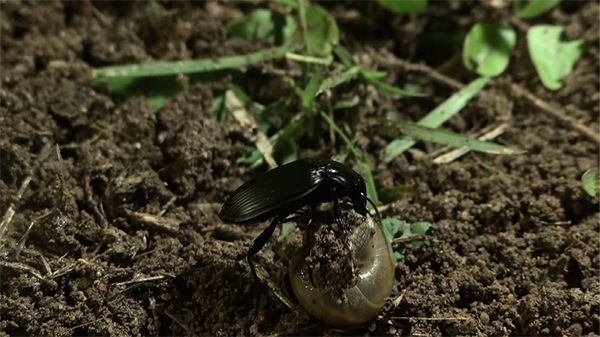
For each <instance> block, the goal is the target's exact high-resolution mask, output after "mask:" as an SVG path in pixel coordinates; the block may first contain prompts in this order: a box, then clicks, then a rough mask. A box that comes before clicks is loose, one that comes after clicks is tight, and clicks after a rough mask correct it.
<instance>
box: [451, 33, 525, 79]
mask: <svg viewBox="0 0 600 337" xmlns="http://www.w3.org/2000/svg"><path fill="white" fill-rule="evenodd" d="M516 42H517V33H515V31H514V30H513V29H512V27H511V26H510V25H509V24H508V23H504V22H503V23H477V24H475V26H473V28H471V30H470V31H469V33H468V34H467V37H466V39H465V44H464V47H463V64H464V65H465V67H467V69H469V70H472V71H475V72H476V73H478V74H479V75H482V76H497V75H499V74H500V73H502V72H503V71H504V70H505V69H506V67H507V66H508V62H509V60H510V53H511V50H512V49H513V48H514V46H515V44H516Z"/></svg>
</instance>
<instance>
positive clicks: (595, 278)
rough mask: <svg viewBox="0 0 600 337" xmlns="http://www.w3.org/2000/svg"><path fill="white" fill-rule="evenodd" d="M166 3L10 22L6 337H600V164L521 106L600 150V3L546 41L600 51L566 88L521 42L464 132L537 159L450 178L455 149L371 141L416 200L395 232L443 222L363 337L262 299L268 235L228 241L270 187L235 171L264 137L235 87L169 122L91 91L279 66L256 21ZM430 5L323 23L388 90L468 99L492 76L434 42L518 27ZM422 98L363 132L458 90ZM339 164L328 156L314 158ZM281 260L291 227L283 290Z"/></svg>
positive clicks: (227, 11)
mask: <svg viewBox="0 0 600 337" xmlns="http://www.w3.org/2000/svg"><path fill="white" fill-rule="evenodd" d="M148 3H149V2H116V3H113V2H97V3H96V2H94V3H90V2H79V1H78V2H58V1H51V2H26V1H3V2H2V3H1V11H0V29H1V31H0V34H1V36H0V37H1V43H0V45H1V48H2V49H1V61H0V66H1V67H2V71H1V77H2V87H1V89H0V109H1V116H0V121H1V122H0V127H1V132H0V159H1V163H0V170H1V171H0V194H1V202H0V210H1V217H0V219H1V220H2V221H3V222H2V226H0V227H1V228H0V239H1V244H0V250H1V252H2V260H0V263H1V265H0V268H1V269H0V270H1V276H0V281H1V289H0V316H1V318H2V319H1V320H0V331H2V335H3V336H24V335H32V336H72V335H80V336H81V335H103V336H141V335H152V336H163V335H220V336H222V335H256V334H260V335H272V334H287V335H300V334H303V335H321V334H327V335H337V334H350V335H387V334H389V335H407V334H411V335H436V336H439V335H476V334H477V335H565V336H579V335H598V333H599V330H600V311H599V306H600V278H599V265H600V253H599V245H600V240H599V222H600V219H599V212H598V210H599V203H598V197H594V198H592V197H590V196H589V195H587V194H586V193H585V192H584V190H583V189H582V186H581V182H580V177H581V175H582V174H583V172H585V170H587V169H589V168H592V167H595V166H597V165H598V161H599V157H598V144H597V143H594V142H592V141H590V140H589V139H588V138H586V137H584V136H582V135H581V134H580V133H578V132H577V131H576V130H575V129H573V128H571V127H570V126H569V125H568V124H566V123H563V122H560V121H558V120H556V119H555V118H552V117H549V116H548V115H547V114H544V113H542V112H541V111H540V109H538V108H536V107H535V106H533V105H532V104H531V103H530V102H529V101H527V100H525V99H524V98H522V97H521V96H518V95H515V94H514V92H512V91H511V90H510V89H508V88H510V84H517V85H519V86H522V87H523V88H526V89H527V90H529V91H530V92H531V93H533V94H535V95H537V97H539V98H540V99H541V100H542V101H546V102H548V103H551V104H553V105H554V106H557V107H560V108H564V109H565V110H566V111H567V112H568V114H569V116H570V117H572V118H574V119H575V120H577V121H578V122H579V123H582V124H584V125H588V126H591V127H592V128H593V130H594V131H595V132H596V133H598V132H599V131H598V124H599V97H600V95H599V94H598V92H599V76H598V74H599V62H598V55H599V50H598V45H599V35H598V32H599V22H598V21H599V20H598V17H599V14H600V13H599V5H598V3H597V2H582V1H563V2H561V4H560V6H559V7H558V8H556V9H554V10H552V11H551V12H549V13H548V14H546V15H544V16H543V17H541V18H539V19H536V20H531V21H530V22H528V23H551V24H561V25H564V26H565V27H566V30H565V32H566V34H567V36H568V37H569V38H582V39H584V41H585V43H586V52H585V53H584V55H583V57H582V58H581V59H580V60H579V61H578V62H577V64H576V66H575V69H574V71H573V73H572V74H571V75H569V76H568V77H567V78H566V79H565V82H564V84H565V85H564V87H563V88H562V89H561V90H559V91H556V92H551V91H548V90H546V89H545V88H544V87H543V86H542V85H541V83H540V81H539V79H538V78H537V75H536V73H535V70H534V68H533V66H532V64H531V61H529V58H528V57H529V56H528V55H527V51H526V50H527V49H526V44H525V43H519V44H518V45H517V47H516V49H515V51H514V53H513V56H512V59H511V63H510V66H509V69H508V70H507V71H506V73H505V74H503V75H502V76H501V77H499V78H498V79H495V80H493V81H492V82H491V83H490V84H488V86H486V89H485V90H484V91H483V92H482V94H480V95H479V96H478V97H477V98H476V99H475V100H473V101H472V102H470V103H469V104H468V105H467V107H466V108H465V109H464V110H463V111H461V113H460V115H459V116H456V117H453V118H452V119H451V120H450V122H449V123H447V125H445V126H446V127H448V128H450V129H452V130H454V131H456V132H463V133H472V132H474V131H477V130H480V129H481V128H482V127H484V126H487V125H493V124H494V123H498V122H507V123H510V127H509V128H508V129H507V131H506V132H505V133H504V134H502V135H501V136H499V137H498V138H497V139H496V141H497V142H500V143H502V144H506V145H510V146H516V147H521V148H523V149H525V150H527V153H525V154H523V155H519V156H502V155H491V154H490V155H486V154H480V153H479V154H476V153H469V154H467V155H465V156H463V157H461V158H459V159H457V160H455V161H453V162H451V163H449V164H439V165H438V164H435V163H434V162H433V159H434V158H435V157H436V155H435V154H436V153H437V154H440V153H442V152H440V151H443V149H442V148H441V147H440V146H437V145H432V144H428V143H427V144H424V143H418V144H417V146H416V147H414V148H413V149H412V150H410V151H409V152H408V153H406V154H404V155H402V156H400V157H398V158H396V159H394V160H393V161H392V162H391V163H389V164H386V163H385V162H384V160H383V159H384V156H383V154H382V149H383V147H384V146H385V145H386V144H387V142H388V141H389V140H388V139H383V138H381V137H380V136H377V135H374V134H370V133H368V132H367V131H368V130H367V131H364V130H365V129H363V131H362V136H361V137H359V141H358V143H357V144H358V145H359V146H361V147H362V148H363V149H365V150H368V152H369V154H370V159H371V162H372V163H373V171H374V174H375V182H376V184H377V186H378V187H379V188H389V187H392V186H396V185H410V186H412V187H413V190H414V193H413V194H412V195H411V196H410V197H408V198H404V199H402V200H400V201H397V202H394V203H392V204H391V205H389V207H387V208H386V210H385V212H384V214H383V216H385V217H396V218H399V219H402V220H404V221H406V222H417V221H430V222H431V223H432V227H431V233H430V234H429V236H428V237H429V239H430V240H431V243H432V244H431V246H430V247H427V246H425V245H423V246H421V247H419V248H418V249H411V248H410V247H411V246H410V245H404V246H403V247H404V248H403V249H402V250H401V253H402V254H403V255H404V258H403V259H401V260H399V261H398V263H397V266H396V271H395V275H396V280H395V286H394V290H393V293H392V297H391V298H390V300H389V301H388V305H386V307H385V308H384V310H383V311H382V313H381V318H379V319H376V320H375V321H373V322H370V323H368V324H366V325H363V326H359V327H355V328H353V329H349V330H342V331H340V330H335V329H332V328H330V327H328V326H326V325H324V324H322V323H320V322H319V321H318V320H316V319H315V318H312V317H310V315H308V314H307V313H306V312H305V311H304V310H302V309H299V310H296V311H292V310H290V309H289V308H288V307H286V306H285V305H284V304H283V303H282V302H281V301H280V299H279V298H278V297H277V296H275V294H274V292H272V291H270V290H266V291H262V292H257V291H256V290H255V288H254V287H253V283H252V276H251V274H250V272H249V268H248V266H247V264H245V263H244V262H240V263H238V262H236V261H237V260H238V258H239V257H243V256H244V254H245V253H246V251H247V249H248V247H249V245H250V243H251V242H252V240H253V239H254V238H255V237H256V236H257V235H258V234H259V233H260V232H261V231H262V230H263V229H264V228H265V226H266V224H257V225H248V226H242V225H225V224H223V223H222V222H221V221H220V220H219V218H218V211H219V209H220V206H221V204H222V203H223V202H224V200H225V199H226V198H227V197H228V196H229V195H231V193H232V192H233V191H234V190H235V189H236V188H237V187H238V186H239V185H240V184H241V183H242V182H243V181H245V180H247V179H249V178H250V177H252V176H255V175H256V174H258V173H259V172H261V171H264V170H265V169H266V167H265V166H264V165H263V166H261V167H258V168H253V169H251V168H248V167H247V166H244V165H241V164H236V160H237V159H238V158H239V157H240V156H241V155H243V154H244V152H245V148H246V146H247V145H249V144H248V142H247V141H246V137H245V135H246V133H247V130H244V129H243V128H242V127H241V126H239V124H238V123H237V122H236V121H235V119H233V118H232V117H231V116H228V117H227V118H226V119H225V120H224V121H223V122H214V121H213V120H212V119H211V116H212V114H211V112H210V107H211V104H212V103H213V97H214V96H213V92H214V89H215V88H217V89H219V90H224V89H228V88H229V87H230V83H229V82H228V81H227V80H223V81H221V82H219V83H214V84H201V83H189V82H186V81H185V79H182V81H181V85H182V87H183V90H182V91H181V92H180V93H179V94H177V95H176V96H175V97H173V98H171V99H169V100H168V101H167V103H166V104H165V105H164V106H163V107H162V108H159V109H157V108H153V107H152V106H151V105H150V104H149V103H148V101H147V100H146V99H145V98H144V97H142V96H141V95H136V96H133V97H131V98H130V99H128V100H124V99H123V98H121V97H117V96H115V95H111V94H109V92H108V91H107V90H105V89H103V88H98V87H92V86H91V85H90V83H89V78H90V74H91V70H92V69H93V68H94V67H100V66H106V65H114V64H126V63H137V62H144V61H149V60H177V59H189V58H205V57H211V58H218V57H221V56H226V55H236V54H242V53H247V52H250V51H255V50H260V49H262V48H264V47H265V44H264V43H258V42H252V43H250V42H240V41H234V40H231V39H229V38H228V37H227V29H226V24H227V22H228V21H229V20H230V19H231V18H235V17H239V16H241V15H243V13H247V12H249V11H251V10H252V9H253V8H255V7H253V6H254V5H252V4H251V3H246V2H244V3H235V2H225V3H221V2H180V1H174V2H165V3H162V2H161V3H158V4H157V8H158V10H159V11H160V13H161V18H162V19H161V21H160V23H157V22H156V19H155V18H154V16H153V11H152V10H151V9H150V6H149V5H148ZM429 3H430V8H429V10H428V12H427V13H426V14H425V15H417V16H397V15H393V14H391V13H389V12H386V11H385V10H383V9H381V8H379V7H378V6H377V4H376V3H374V2H335V3H334V2H324V3H322V4H323V6H325V7H327V8H328V10H330V11H331V13H333V14H334V15H335V17H336V20H337V21H338V24H339V26H340V33H341V43H342V44H344V45H345V46H346V47H347V48H349V49H350V50H351V51H352V52H353V53H354V54H355V55H356V56H357V59H358V60H360V62H361V64H364V65H365V66H366V67H369V68H372V69H382V70H387V71H388V73H389V75H388V77H387V78H386V81H390V83H400V84H402V83H405V82H406V81H408V80H411V79H413V80H414V79H415V78H416V76H417V75H418V74H417V73H416V72H415V71H412V70H407V69H406V68H403V67H400V66H391V65H388V63H386V61H385V60H389V59H390V57H393V58H396V59H402V60H406V61H410V62H413V63H420V62H422V63H425V64H427V65H428V66H430V67H432V68H434V69H436V70H437V71H438V72H439V73H442V74H444V75H446V76H449V77H450V78H452V79H454V80H457V81H460V82H462V83H468V82H469V81H470V80H472V79H474V76H473V74H470V73H469V72H467V71H465V70H464V68H463V67H462V65H461V64H460V62H461V61H460V51H459V50H456V49H447V50H446V51H440V50H439V49H437V50H434V51H432V50H431V49H428V48H427V47H426V46H423V45H422V44H420V43H419V39H418V37H419V36H421V35H422V34H423V33H433V32H440V31H446V32H447V31H460V30H462V31H466V30H468V29H469V28H470V27H471V26H472V25H473V24H474V23H475V22H478V21H484V20H498V19H501V18H503V17H504V18H508V19H514V18H510V17H508V15H510V10H507V11H501V10H498V9H496V8H494V7H493V6H491V5H486V4H485V3H484V2H477V3H473V4H471V5H468V6H466V7H464V9H459V10H454V9H452V3H454V2H436V1H430V2H429ZM364 13H371V14H370V15H364ZM507 13H508V14H507ZM452 55H455V56H454V57H452ZM280 66H281V65H280ZM283 66H286V67H291V66H292V63H289V64H287V65H286V64H284V65H283ZM247 71H253V74H255V75H256V76H253V78H252V83H251V86H250V87H251V90H250V96H251V97H252V99H253V100H255V101H257V102H262V103H263V104H264V103H265V102H269V101H272V100H275V99H281V97H280V96H278V95H279V93H280V92H281V89H279V88H278V87H281V86H279V85H278V84H277V81H274V80H273V77H274V76H273V75H271V76H268V73H267V74H264V73H263V72H262V71H261V68H260V67H251V68H250V69H247ZM394 81H395V82H394ZM421 82H422V90H423V91H425V92H426V93H428V94H429V95H430V97H428V98H426V99H423V98H410V99H403V100H397V101H392V100H391V99H389V97H387V96H384V95H380V96H378V97H375V98H373V97H371V100H370V102H371V103H373V104H374V105H375V106H376V107H377V108H374V107H373V104H371V105H370V106H369V105H368V104H367V106H363V107H362V108H361V109H359V110H360V111H353V113H356V115H357V116H358V115H359V113H360V115H364V114H366V113H368V114H371V115H373V114H376V113H383V112H382V111H385V110H386V109H387V108H395V109H396V110H398V111H400V112H401V113H402V117H403V118H406V119H413V120H416V119H418V118H420V117H421V116H423V115H424V114H426V113H427V112H428V111H430V110H431V109H432V108H433V107H435V106H436V105H438V104H439V103H440V102H442V101H443V100H444V99H446V98H447V97H448V96H449V95H450V94H451V93H452V92H454V91H456V89H457V88H455V87H452V86H449V85H448V83H444V82H441V81H438V80H436V79H435V78H433V77H430V76H427V75H425V76H422V77H421ZM344 89H345V90H362V91H361V94H364V93H368V92H369V90H365V88H362V87H361V86H360V85H355V86H354V87H352V86H350V87H347V88H344ZM286 94H288V95H289V93H286ZM341 94H343V93H340V95H341ZM380 111H381V112H380ZM337 151H339V146H334V145H331V144H329V145H327V144H325V145H322V146H321V147H320V148H318V147H315V146H312V147H311V148H310V149H306V151H305V152H304V153H309V154H310V153H312V154H319V155H321V156H323V157H331V156H332V155H334V154H336V153H337ZM13 212H14V213H13ZM13 214H14V215H13ZM295 230H298V229H295ZM281 245H282V242H281V232H280V230H279V229H277V230H276V232H275V235H274V236H273V238H272V239H271V240H270V241H269V244H267V246H266V247H265V248H264V249H263V250H262V251H261V252H260V253H259V254H258V256H257V259H256V260H257V263H258V264H259V265H261V266H262V267H263V268H264V269H265V270H266V271H267V272H268V273H269V274H270V275H273V278H274V280H275V283H276V284H279V281H281V278H280V275H282V274H284V273H285V269H286V267H287V264H288V259H286V258H283V257H282V255H281V254H280V252H281V249H280V248H281ZM282 287H283V286H282ZM394 299H395V301H393V300H394ZM256 303H259V311H258V312H256V311H255V304H256Z"/></svg>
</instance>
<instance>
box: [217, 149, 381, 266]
mask: <svg viewBox="0 0 600 337" xmlns="http://www.w3.org/2000/svg"><path fill="white" fill-rule="evenodd" d="M344 197H349V198H350V199H351V200H352V205H353V208H354V210H355V211H356V212H357V213H359V214H361V215H363V216H364V215H366V214H367V213H368V210H367V200H368V201H369V202H371V204H372V205H373V206H374V207H375V205H374V204H373V202H372V201H371V200H370V199H368V198H367V193H366V186H365V182H364V180H363V178H362V177H361V175H360V174H358V173H357V172H356V171H354V170H352V169H351V168H349V167H347V166H344V165H343V164H340V163H338V162H336V161H333V160H325V159H300V160H297V161H294V162H291V163H289V164H286V165H283V166H280V167H277V168H275V169H273V170H271V171H268V172H265V173H263V174H261V175H259V176H257V177H255V178H253V179H251V180H249V181H247V182H245V183H244V184H243V185H242V186H240V187H239V188H238V189H237V190H236V191H235V192H234V193H233V195H231V197H230V198H229V199H228V200H227V201H226V202H225V204H224V205H223V208H222V209H221V212H220V214H219V217H220V218H221V220H222V221H223V222H225V223H238V224H250V223H256V222H260V221H265V220H267V219H270V218H273V221H272V222H271V224H270V225H269V226H268V227H267V228H266V229H265V230H264V231H263V232H262V233H261V234H260V235H259V236H258V237H257V238H256V239H255V240H254V242H253V243H252V245H251V246H250V249H249V250H248V254H247V258H248V263H249V265H250V268H251V269H252V273H253V274H254V276H255V277H256V272H255V269H254V264H253V263H252V259H251V258H252V257H253V256H254V255H255V254H256V253H258V251H260V250H261V248H262V247H264V245H265V244H266V243H267V241H268V240H269V238H270V237H271V235H273V231H274V230H275V227H277V225H278V224H280V223H283V222H285V221H286V219H287V217H288V216H290V215H291V214H293V213H295V212H296V211H298V210H299V209H301V208H303V207H305V206H309V207H310V209H311V212H313V214H314V212H315V211H316V209H317V207H318V206H319V204H321V203H323V202H331V201H333V202H334V218H335V219H338V218H339V204H338V199H340V198H344ZM375 209H377V208H376V207H375ZM311 222H312V219H311V220H309V226H310V223H311Z"/></svg>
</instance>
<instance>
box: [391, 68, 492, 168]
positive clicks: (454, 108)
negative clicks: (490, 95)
mask: <svg viewBox="0 0 600 337" xmlns="http://www.w3.org/2000/svg"><path fill="white" fill-rule="evenodd" d="M488 81H489V78H488V77H480V78H478V79H476V80H474V81H472V82H471V83H469V84H468V85H467V86H466V87H464V88H462V89H461V90H460V91H458V92H456V93H455V94H453V95H452V96H450V97H449V98H448V99H446V100H445V101H444V102H442V104H440V105H438V106H437V107H436V108H435V109H433V110H431V112H429V113H428V114H427V115H426V116H425V117H423V118H421V120H419V121H418V122H417V124H419V125H421V126H427V127H430V128H437V127H439V126H440V125H442V124H443V123H445V122H446V121H447V120H449V119H450V118H451V117H452V116H454V115H455V114H457V113H458V112H459V111H460V110H462V108H464V107H465V105H467V103H468V102H469V101H470V100H471V99H472V98H473V97H474V96H475V95H477V93H479V91H481V89H483V87H485V85H486V84H487V82H488ZM415 143H416V142H415V141H414V140H413V139H411V138H409V137H403V138H400V139H396V140H394V141H392V142H391V143H389V144H388V145H387V146H386V147H385V162H386V163H389V162H391V161H392V160H394V158H396V157H397V156H399V155H400V154H402V153H403V152H404V151H406V150H408V149H410V148H411V147H412V146H413V145H415Z"/></svg>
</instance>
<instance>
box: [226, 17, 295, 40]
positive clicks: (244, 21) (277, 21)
mask: <svg viewBox="0 0 600 337" xmlns="http://www.w3.org/2000/svg"><path fill="white" fill-rule="evenodd" d="M296 28H297V23H296V19H294V18H293V17H292V16H290V15H285V16H283V15H281V14H280V13H277V12H273V11H271V10H268V9H262V8H261V9H257V10H255V11H253V12H251V13H250V14H248V15H246V16H245V17H243V18H241V19H238V20H233V21H231V22H229V24H228V25H227V31H228V33H229V35H230V36H231V37H232V38H234V39H243V40H251V39H261V40H266V41H268V42H270V43H272V44H277V45H282V44H286V43H289V42H290V41H291V39H292V35H293V34H294V32H295V31H296Z"/></svg>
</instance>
